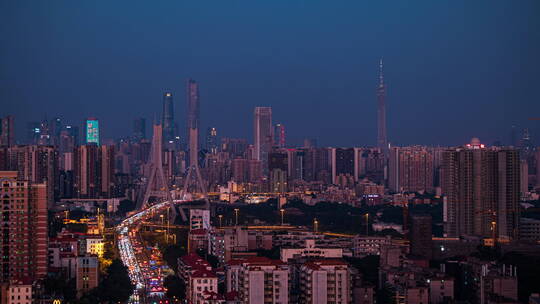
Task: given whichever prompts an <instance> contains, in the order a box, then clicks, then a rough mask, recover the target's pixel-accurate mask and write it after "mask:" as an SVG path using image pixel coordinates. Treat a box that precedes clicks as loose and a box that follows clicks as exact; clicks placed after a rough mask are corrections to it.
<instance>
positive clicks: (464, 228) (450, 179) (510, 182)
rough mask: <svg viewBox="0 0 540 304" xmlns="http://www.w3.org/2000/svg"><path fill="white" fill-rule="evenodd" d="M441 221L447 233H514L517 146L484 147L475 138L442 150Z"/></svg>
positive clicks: (511, 235) (510, 235) (516, 222)
mask: <svg viewBox="0 0 540 304" xmlns="http://www.w3.org/2000/svg"><path fill="white" fill-rule="evenodd" d="M441 179H442V193H443V195H444V196H445V206H444V222H445V223H444V224H445V234H446V235H448V236H449V237H460V236H479V237H486V238H490V237H492V236H495V237H496V238H503V239H512V238H516V237H517V236H518V227H519V198H520V161H519V151H518V150H517V149H501V148H486V147H484V145H482V144H480V141H479V140H478V139H477V138H473V140H472V141H471V143H470V144H468V145H466V146H465V147H463V148H457V149H451V150H447V151H445V152H443V164H442V171H441Z"/></svg>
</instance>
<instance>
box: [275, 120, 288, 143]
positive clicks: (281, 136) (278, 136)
mask: <svg viewBox="0 0 540 304" xmlns="http://www.w3.org/2000/svg"><path fill="white" fill-rule="evenodd" d="M274 145H275V146H276V147H278V148H285V126H284V125H283V124H282V123H278V124H276V125H275V126H274Z"/></svg>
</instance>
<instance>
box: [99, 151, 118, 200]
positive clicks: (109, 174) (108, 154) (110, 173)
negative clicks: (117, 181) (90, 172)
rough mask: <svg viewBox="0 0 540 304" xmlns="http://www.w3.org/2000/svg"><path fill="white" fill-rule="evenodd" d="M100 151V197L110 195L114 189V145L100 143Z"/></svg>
mask: <svg viewBox="0 0 540 304" xmlns="http://www.w3.org/2000/svg"><path fill="white" fill-rule="evenodd" d="M100 153H101V155H100V159H99V161H100V167H101V197H111V196H112V194H113V189H114V169H115V165H114V163H115V161H114V157H115V150H114V146H107V145H102V146H101V147H100Z"/></svg>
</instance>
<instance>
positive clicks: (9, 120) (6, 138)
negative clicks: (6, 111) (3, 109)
mask: <svg viewBox="0 0 540 304" xmlns="http://www.w3.org/2000/svg"><path fill="white" fill-rule="evenodd" d="M13 145H15V122H14V118H13V116H11V115H8V116H6V117H4V118H0V146H7V147H11V146H13Z"/></svg>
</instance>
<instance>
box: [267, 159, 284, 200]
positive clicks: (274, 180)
mask: <svg viewBox="0 0 540 304" xmlns="http://www.w3.org/2000/svg"><path fill="white" fill-rule="evenodd" d="M287 158H288V157H287V153H286V151H274V152H271V153H270V155H269V161H268V166H269V174H270V192H273V193H285V192H287V178H288V176H287V171H288V160H287Z"/></svg>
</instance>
